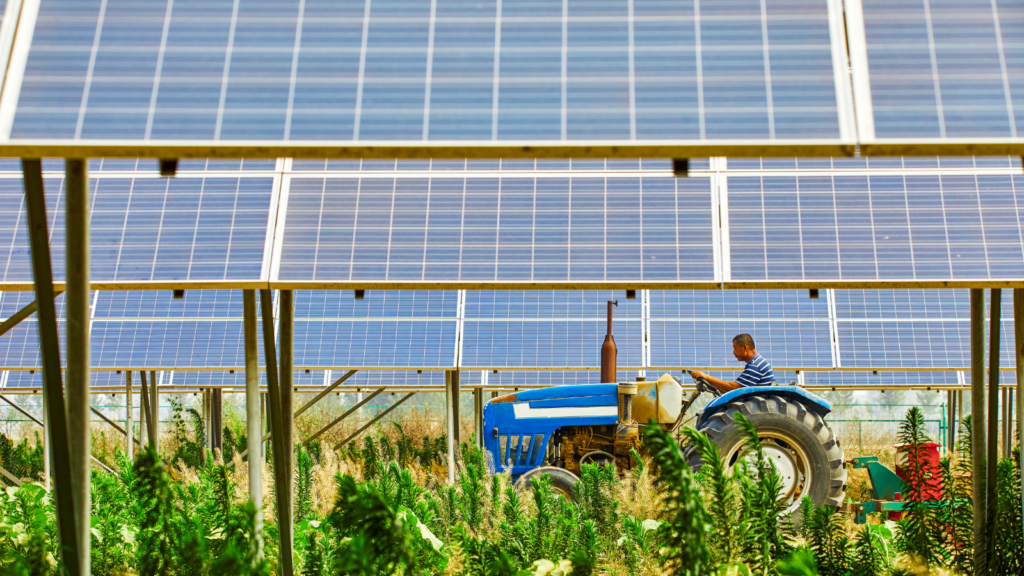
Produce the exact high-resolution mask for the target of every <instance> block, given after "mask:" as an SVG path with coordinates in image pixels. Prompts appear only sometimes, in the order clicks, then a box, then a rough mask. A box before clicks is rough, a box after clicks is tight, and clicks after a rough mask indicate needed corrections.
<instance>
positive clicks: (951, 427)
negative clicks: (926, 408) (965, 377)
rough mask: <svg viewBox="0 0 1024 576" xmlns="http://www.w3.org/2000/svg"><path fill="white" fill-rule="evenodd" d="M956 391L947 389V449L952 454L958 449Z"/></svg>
mask: <svg viewBox="0 0 1024 576" xmlns="http://www.w3.org/2000/svg"><path fill="white" fill-rule="evenodd" d="M955 398H956V392H954V391H952V390H947V391H946V423H947V424H946V450H948V451H949V453H950V454H952V453H953V450H955V449H956V404H955V402H954V399H955Z"/></svg>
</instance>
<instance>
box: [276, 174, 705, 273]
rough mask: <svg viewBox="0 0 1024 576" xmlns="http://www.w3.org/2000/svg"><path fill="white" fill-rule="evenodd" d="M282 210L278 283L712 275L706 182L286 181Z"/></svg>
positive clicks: (653, 179) (601, 179) (660, 179)
mask: <svg viewBox="0 0 1024 576" xmlns="http://www.w3.org/2000/svg"><path fill="white" fill-rule="evenodd" d="M286 202H287V213H286V214H287V216H286V218H285V221H284V224H283V228H284V233H283V245H282V250H281V257H280V261H279V263H278V265H277V268H278V269H277V270H276V275H275V278H274V279H276V280H281V281H314V280H315V281H335V282H350V281H374V280H376V281H407V282H424V281H431V280H447V281H455V280H461V281H467V282H469V281H498V280H502V281H516V282H531V281H548V282H567V281H577V280H590V281H601V280H630V281H643V280H666V281H694V282H697V281H702V280H705V281H706V280H714V278H715V263H714V246H713V242H714V230H713V229H712V226H711V222H712V195H711V193H710V180H709V179H708V178H689V179H673V178H664V177H644V178H635V177H633V178H627V177H623V178H612V177H609V178H604V177H589V178H540V177H538V178H530V177H526V178H492V177H479V178H469V177H467V178H418V177H415V178H365V177H364V178H298V177H293V178H291V179H290V186H289V188H288V192H287V200H286ZM278 226H279V227H282V225H281V224H280V223H279V225H278Z"/></svg>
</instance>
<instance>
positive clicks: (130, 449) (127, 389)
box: [124, 370, 135, 460]
mask: <svg viewBox="0 0 1024 576" xmlns="http://www.w3.org/2000/svg"><path fill="white" fill-rule="evenodd" d="M124 411H125V417H124V429H125V431H127V432H128V440H127V443H126V447H127V449H126V450H125V452H126V453H127V454H128V459H129V460H134V459H135V430H134V428H135V425H134V424H133V423H132V371H131V370H125V372H124Z"/></svg>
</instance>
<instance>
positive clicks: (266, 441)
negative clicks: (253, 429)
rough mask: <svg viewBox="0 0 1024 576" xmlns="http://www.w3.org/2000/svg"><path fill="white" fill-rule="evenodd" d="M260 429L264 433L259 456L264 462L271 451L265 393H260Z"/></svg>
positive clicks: (268, 410) (268, 412)
mask: <svg viewBox="0 0 1024 576" xmlns="http://www.w3.org/2000/svg"><path fill="white" fill-rule="evenodd" d="M260 429H261V430H263V431H264V432H265V433H266V434H265V435H264V436H263V444H262V446H261V448H262V449H263V454H261V456H260V457H261V458H263V461H264V462H266V461H267V453H268V452H270V450H271V447H270V405H269V404H267V393H266V392H260Z"/></svg>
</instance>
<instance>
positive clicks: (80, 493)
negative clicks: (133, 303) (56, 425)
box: [64, 159, 92, 574]
mask: <svg viewBox="0 0 1024 576" xmlns="http://www.w3.org/2000/svg"><path fill="white" fill-rule="evenodd" d="M64 197H65V204H64V230H65V232H64V262H65V266H64V268H65V270H64V274H65V281H66V287H65V294H64V309H65V314H66V323H65V328H64V329H65V341H66V342H67V347H68V352H67V354H68V356H67V367H66V369H65V370H66V372H65V374H66V376H67V381H66V383H65V394H64V400H65V404H66V408H65V409H66V410H67V415H68V442H69V444H68V449H69V451H70V453H71V483H72V485H73V486H74V489H75V518H76V520H77V525H76V529H77V531H78V565H79V567H80V569H81V570H82V572H83V573H85V574H88V573H89V571H90V565H91V562H90V553H89V546H90V538H91V533H90V532H89V529H90V526H89V519H90V518H91V517H92V512H91V508H90V492H91V490H90V489H89V484H90V477H89V468H90V466H89V455H90V454H92V448H91V446H90V444H91V438H92V414H91V410H90V408H91V407H92V397H91V395H90V394H89V377H90V374H89V369H90V368H91V364H90V360H89V324H90V321H91V320H90V316H91V307H90V305H89V300H90V298H89V297H90V296H91V294H90V290H89V161H88V160H84V159H68V160H65V161H64Z"/></svg>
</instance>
